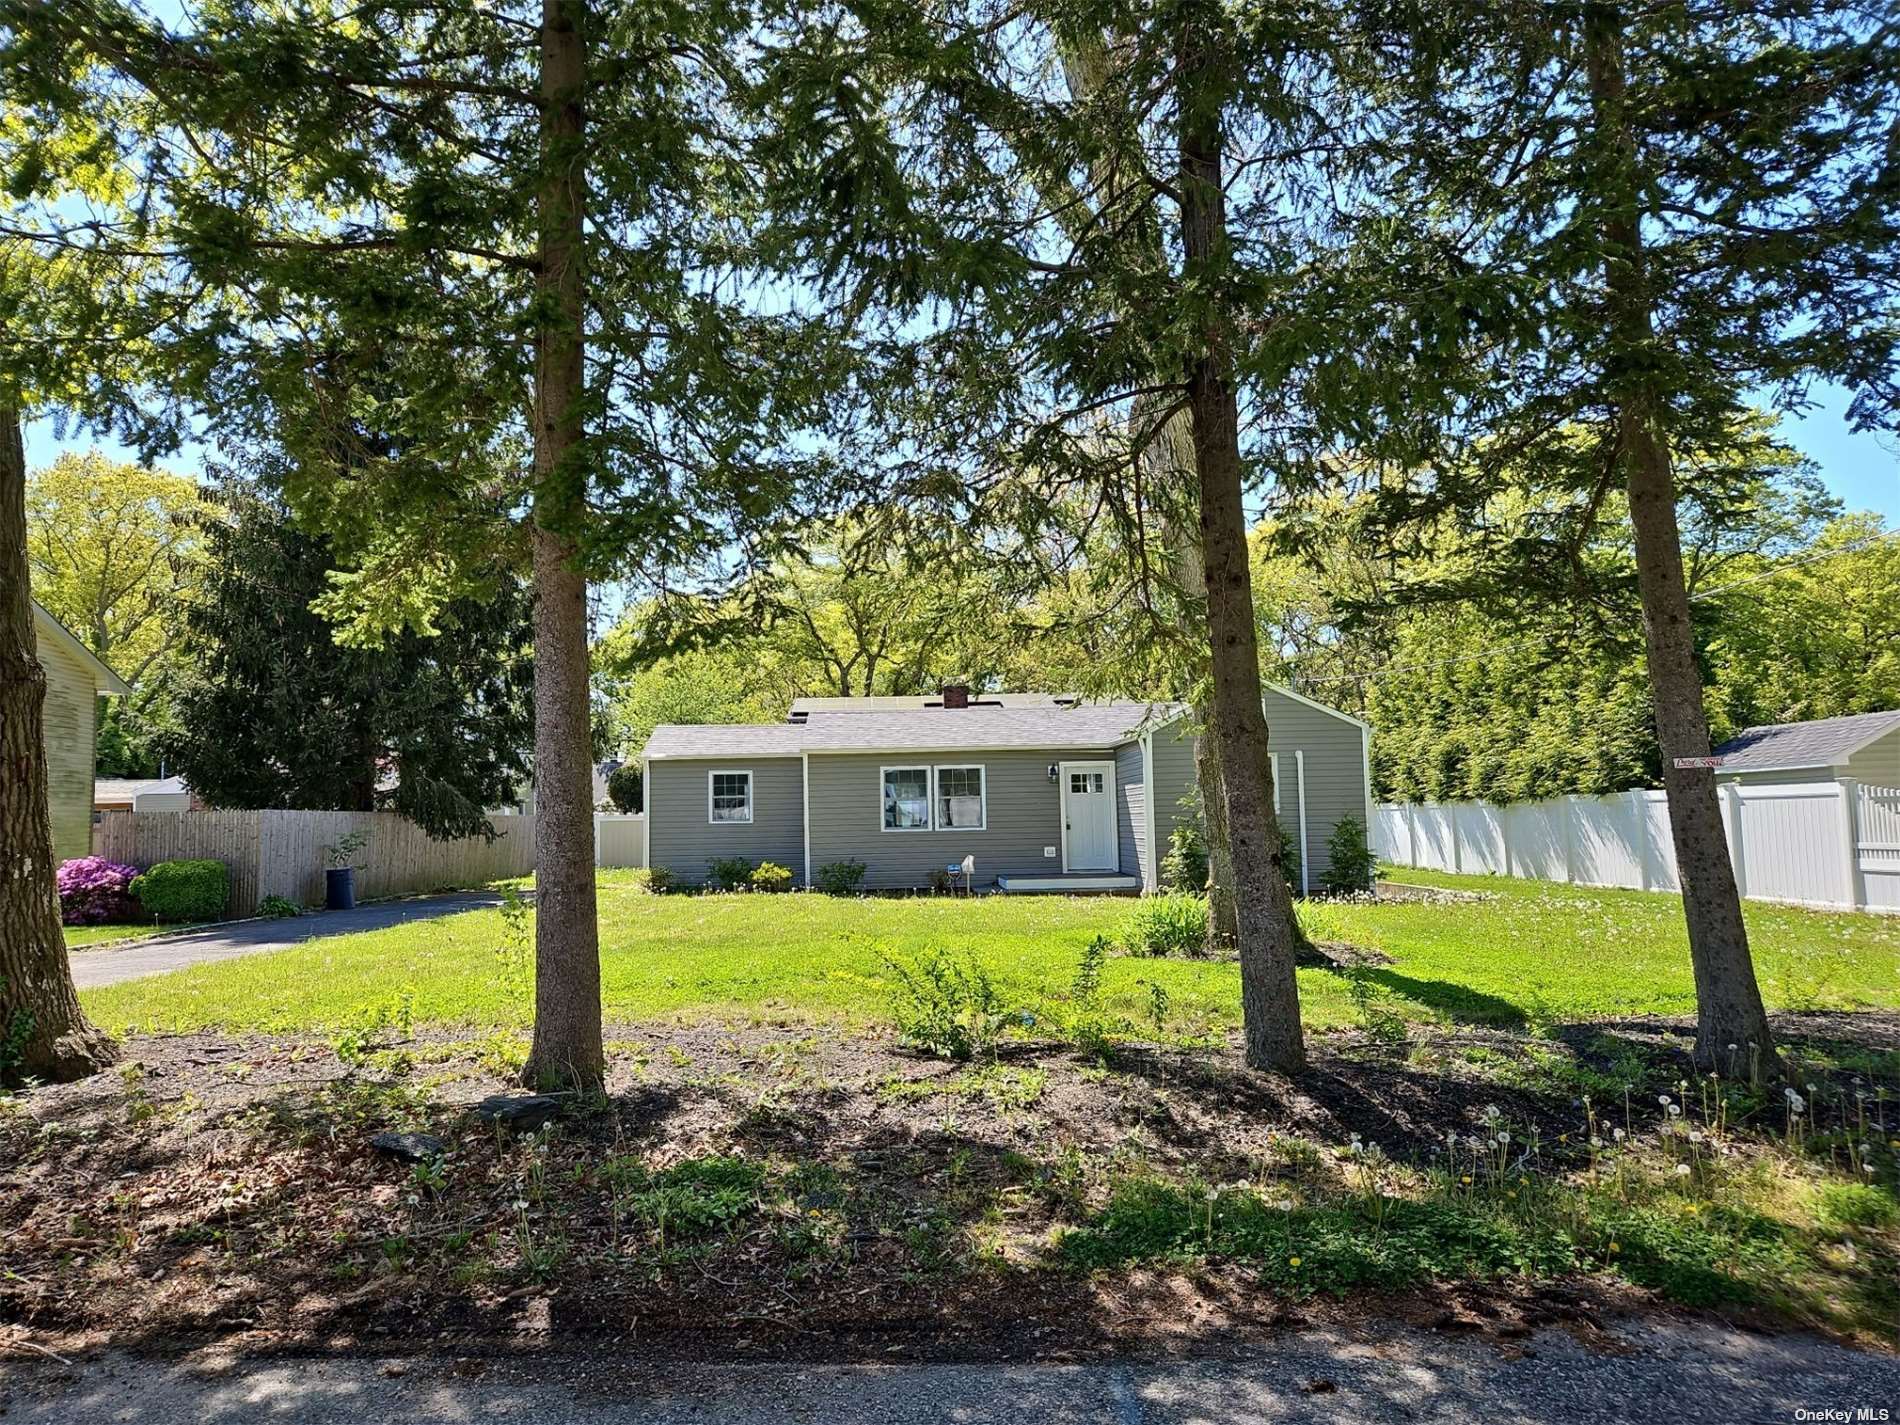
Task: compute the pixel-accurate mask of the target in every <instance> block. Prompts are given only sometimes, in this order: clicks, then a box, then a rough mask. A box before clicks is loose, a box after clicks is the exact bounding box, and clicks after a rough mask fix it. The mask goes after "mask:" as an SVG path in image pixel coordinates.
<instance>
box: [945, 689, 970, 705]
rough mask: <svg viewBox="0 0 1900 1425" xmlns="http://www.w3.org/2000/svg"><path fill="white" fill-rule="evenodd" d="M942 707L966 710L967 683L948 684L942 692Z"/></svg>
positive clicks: (967, 699)
mask: <svg viewBox="0 0 1900 1425" xmlns="http://www.w3.org/2000/svg"><path fill="white" fill-rule="evenodd" d="M943 705H944V706H945V707H946V708H967V707H968V706H969V705H970V685H969V684H968V683H949V684H946V685H945V687H944V690H943Z"/></svg>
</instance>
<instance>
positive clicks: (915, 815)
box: [884, 767, 930, 831]
mask: <svg viewBox="0 0 1900 1425" xmlns="http://www.w3.org/2000/svg"><path fill="white" fill-rule="evenodd" d="M884 829H885V830H886V831H928V830H930V769H929V768H928V767H886V768H885V769H884Z"/></svg>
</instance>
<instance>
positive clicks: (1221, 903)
mask: <svg viewBox="0 0 1900 1425" xmlns="http://www.w3.org/2000/svg"><path fill="white" fill-rule="evenodd" d="M1195 711H1196V714H1197V716H1198V718H1199V721H1200V723H1201V728H1202V732H1201V737H1200V740H1199V741H1198V742H1196V743H1195V744H1194V776H1195V780H1196V782H1197V783H1198V784H1199V786H1200V789H1201V829H1202V832H1203V834H1204V835H1205V837H1206V840H1207V952H1208V954H1210V955H1218V954H1223V953H1225V952H1226V951H1228V950H1231V949H1232V948H1233V947H1234V945H1235V943H1236V942H1237V941H1238V940H1239V938H1240V928H1239V925H1238V923H1237V921H1236V919H1235V912H1234V850H1233V847H1232V845H1231V844H1230V843H1229V842H1228V839H1227V794H1226V792H1225V791H1223V790H1222V788H1221V783H1220V754H1219V752H1217V751H1216V750H1215V746H1214V725H1213V723H1212V722H1211V721H1210V720H1209V717H1208V713H1209V709H1207V708H1197V709H1196V710H1195ZM1271 765H1272V764H1268V766H1269V770H1271Z"/></svg>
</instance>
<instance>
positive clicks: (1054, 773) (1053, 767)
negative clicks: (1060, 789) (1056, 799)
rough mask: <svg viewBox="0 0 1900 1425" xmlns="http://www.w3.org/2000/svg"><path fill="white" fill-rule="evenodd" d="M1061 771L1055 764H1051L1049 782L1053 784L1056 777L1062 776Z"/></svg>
mask: <svg viewBox="0 0 1900 1425" xmlns="http://www.w3.org/2000/svg"><path fill="white" fill-rule="evenodd" d="M1061 770H1062V769H1061V768H1060V767H1058V766H1057V765H1056V764H1055V763H1054V762H1051V763H1050V764H1049V780H1050V781H1052V782H1053V781H1054V780H1055V779H1056V777H1057V776H1058V775H1059V774H1060V772H1061Z"/></svg>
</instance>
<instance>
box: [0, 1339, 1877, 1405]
mask: <svg viewBox="0 0 1900 1425" xmlns="http://www.w3.org/2000/svg"><path fill="white" fill-rule="evenodd" d="M1619 1334H1621V1336H1622V1337H1623V1339H1622V1341H1621V1343H1620V1346H1619V1347H1618V1348H1617V1349H1614V1350H1610V1351H1601V1350H1594V1349H1590V1348H1586V1347H1584V1346H1582V1345H1580V1344H1579V1343H1578V1342H1576V1341H1574V1340H1572V1339H1570V1338H1569V1337H1567V1336H1564V1335H1562V1334H1559V1333H1556V1332H1544V1333H1540V1334H1539V1335H1537V1336H1535V1337H1533V1338H1531V1339H1530V1340H1527V1341H1523V1342H1518V1343H1510V1344H1509V1345H1508V1347H1507V1348H1505V1349H1500V1343H1497V1342H1492V1341H1481V1340H1468V1339H1455V1338H1447V1337H1445V1336H1440V1335H1432V1334H1428V1333H1424V1332H1420V1331H1416V1330H1411V1329H1407V1328H1404V1327H1393V1326H1380V1327H1376V1328H1375V1327H1368V1328H1366V1329H1364V1330H1360V1331H1353V1332H1345V1333H1342V1332H1337V1331H1310V1330H1309V1331H1301V1332H1297V1333H1293V1334H1290V1335H1288V1336H1286V1337H1285V1338H1284V1339H1282V1340H1279V1341H1277V1342H1275V1343H1273V1344H1269V1345H1254V1346H1248V1347H1246V1348H1243V1349H1240V1350H1237V1351H1234V1352H1232V1353H1230V1354H1227V1355H1225V1356H1223V1357H1222V1358H1219V1359H1214V1360H1193V1359H1186V1360H1134V1359H1124V1360H1112V1359H1111V1360H1105V1361H1087V1362H1080V1363H1075V1364H1056V1363H1053V1362H1052V1363H1046V1364H1016V1365H983V1364H954V1365H948V1364H946V1365H932V1364H924V1365H888V1366H887V1365H872V1366H866V1365H819V1364H809V1363H800V1362H796V1361H776V1362H761V1363H756V1364H743V1365H742V1364H711V1365H696V1364H693V1363H690V1362H679V1361H667V1360H665V1359H643V1353H642V1351H641V1350H640V1347H639V1343H636V1342H635V1341H634V1340H633V1339H632V1338H625V1339H619V1338H616V1339H614V1340H612V1341H610V1342H609V1341H603V1342H602V1343H601V1346H602V1347H603V1349H600V1350H598V1351H595V1352H586V1351H581V1352H577V1353H576V1354H574V1355H569V1356H565V1357H562V1358H557V1359H547V1358H545V1357H544V1356H542V1355H541V1351H543V1350H545V1349H546V1345H545V1343H543V1344H542V1345H540V1346H538V1347H529V1348H528V1349H526V1350H524V1351H523V1352H521V1353H518V1354H512V1355H511V1354H499V1355H494V1354H490V1355H477V1356H473V1357H464V1358H461V1359H456V1358H455V1357H454V1356H453V1355H450V1356H447V1357H443V1356H436V1357H433V1358H431V1357H427V1356H425V1357H422V1358H415V1359H403V1358H401V1357H397V1358H390V1357H379V1356H374V1355H370V1356H357V1355H341V1356H331V1357H327V1358H326V1357H322V1356H319V1357H316V1358H314V1359H313V1358H310V1357H300V1358H297V1359H293V1360H278V1361H272V1360H251V1361H247V1360H243V1359H241V1358H238V1359H233V1358H231V1357H229V1356H222V1353H221V1352H219V1351H218V1350H216V1349H215V1348H214V1349H211V1350H207V1351H204V1352H200V1353H196V1354H195V1356H194V1357H192V1358H188V1359H175V1358H174V1359H169V1360H168V1359H166V1358H164V1357H163V1356H162V1355H161V1356H156V1357H155V1356H149V1355H147V1356H131V1355H119V1354H106V1355H103V1356H99V1357H95V1358H93V1359H91V1360H86V1361H73V1362H72V1363H71V1364H70V1365H62V1364H60V1363H57V1362H55V1361H52V1360H48V1359H46V1358H44V1357H40V1358H38V1359H31V1360H21V1359H20V1358H19V1357H20V1356H21V1355H24V1354H25V1352H24V1351H19V1352H10V1353H8V1354H13V1355H14V1359H13V1360H10V1361H9V1360H5V1359H0V1414H4V1415H5V1417H6V1419H7V1420H8V1421H9V1422H11V1421H20V1422H23V1425H26V1423H27V1422H31V1425H70V1422H78V1421H88V1422H90V1421H99V1422H102V1425H103V1422H108V1421H138V1422H141V1425H223V1422H227V1421H228V1422H231V1425H237V1422H240V1421H241V1422H245V1425H250V1422H254V1421H266V1420H282V1421H287V1422H288V1421H295V1422H297V1425H360V1422H363V1421H401V1422H403V1425H467V1422H470V1421H477V1420H506V1421H510V1422H513V1425H818V1423H819V1422H823V1425H939V1422H944V1421H963V1422H970V1425H978V1422H984V1425H987V1422H997V1425H1012V1423H1013V1422H1025V1423H1027V1422H1034V1425H1216V1422H1221V1423H1222V1425H1256V1422H1259V1425H1264V1422H1268V1421H1271V1422H1275V1425H1300V1423H1301V1422H1309V1423H1310V1425H1320V1422H1332V1421H1352V1422H1355V1425H1384V1422H1394V1425H1396V1422H1406V1425H1430V1423H1431V1422H1442V1423H1443V1425H1472V1422H1479V1421H1483V1422H1492V1421H1495V1422H1500V1425H1502V1422H1510V1421H1519V1420H1526V1421H1528V1420H1534V1421H1538V1422H1541V1423H1542V1425H1594V1422H1599V1421H1601V1422H1622V1421H1631V1422H1635V1421H1641V1422H1644V1425H1652V1422H1703V1421H1708V1422H1729V1421H1738V1422H1739V1421H1751V1422H1752V1421H1761V1422H1769V1421H1780V1422H1794V1421H1799V1420H1843V1421H1848V1422H1852V1421H1855V1420H1883V1419H1894V1418H1900V1416H1896V1413H1895V1412H1900V1366H1896V1363H1895V1360H1894V1358H1893V1357H1892V1356H1890V1355H1885V1354H1877V1353H1867V1352H1861V1351H1856V1350H1851V1349H1849V1348H1847V1347H1844V1346H1840V1345H1835V1344H1832V1343H1829V1342H1825V1341H1820V1340H1817V1339H1816V1338H1814V1337H1811V1336H1782V1337H1770V1336H1760V1335H1755V1334H1753V1333H1748V1332H1742V1331H1736V1330H1732V1329H1727V1328H1723V1327H1719V1326H1715V1325H1711V1324H1706V1323H1694V1322H1678V1321H1669V1320H1663V1321H1658V1322H1654V1323H1646V1324H1636V1325H1633V1326H1631V1327H1627V1328H1625V1329H1624V1330H1623V1331H1622V1332H1621V1333H1619ZM5 1344H6V1338H5V1336H4V1334H0V1348H4V1346H5ZM221 1357H222V1358H221ZM1830 1411H1832V1412H1839V1413H1838V1414H1832V1413H1828V1412H1830ZM1861 1411H1865V1412H1866V1413H1865V1414H1861V1413H1858V1412H1861Z"/></svg>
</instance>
